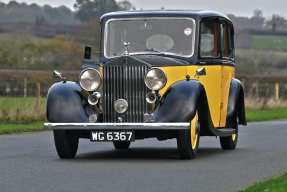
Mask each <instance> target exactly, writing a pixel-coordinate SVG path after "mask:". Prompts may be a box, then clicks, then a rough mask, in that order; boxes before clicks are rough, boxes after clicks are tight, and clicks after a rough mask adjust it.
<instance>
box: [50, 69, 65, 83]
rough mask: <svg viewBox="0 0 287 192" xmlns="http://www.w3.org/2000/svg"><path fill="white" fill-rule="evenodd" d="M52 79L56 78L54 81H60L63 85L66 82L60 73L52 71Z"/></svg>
mask: <svg viewBox="0 0 287 192" xmlns="http://www.w3.org/2000/svg"><path fill="white" fill-rule="evenodd" d="M53 78H56V79H61V80H62V81H63V83H66V82H67V78H66V77H62V73H60V72H58V71H56V70H54V71H53Z"/></svg>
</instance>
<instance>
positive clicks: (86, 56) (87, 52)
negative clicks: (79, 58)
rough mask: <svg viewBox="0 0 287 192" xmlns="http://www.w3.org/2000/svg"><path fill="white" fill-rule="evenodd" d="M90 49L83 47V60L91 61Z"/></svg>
mask: <svg viewBox="0 0 287 192" xmlns="http://www.w3.org/2000/svg"><path fill="white" fill-rule="evenodd" d="M91 54H92V47H88V46H85V55H84V59H91Z"/></svg>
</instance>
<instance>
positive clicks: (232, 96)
mask: <svg viewBox="0 0 287 192" xmlns="http://www.w3.org/2000/svg"><path fill="white" fill-rule="evenodd" d="M237 116H238V118H239V124H240V125H247V122H246V116H245V104H244V90H243V86H242V84H241V82H240V81H239V80H238V79H232V80H231V83H230V89H229V96H228V106H227V115H226V127H228V128H232V127H234V123H235V121H236V117H237Z"/></svg>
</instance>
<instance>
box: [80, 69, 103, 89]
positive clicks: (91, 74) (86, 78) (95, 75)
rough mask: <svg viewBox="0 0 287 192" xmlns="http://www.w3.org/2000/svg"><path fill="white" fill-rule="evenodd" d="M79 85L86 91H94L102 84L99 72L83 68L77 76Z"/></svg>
mask: <svg viewBox="0 0 287 192" xmlns="http://www.w3.org/2000/svg"><path fill="white" fill-rule="evenodd" d="M79 83H80V85H81V87H82V88H83V89H85V90H87V91H95V90H96V89H98V88H99V87H100V86H101V84H102V77H101V74H100V73H99V72H98V71H97V70H96V69H92V68H89V69H85V70H83V71H82V72H81V74H80V77H79Z"/></svg>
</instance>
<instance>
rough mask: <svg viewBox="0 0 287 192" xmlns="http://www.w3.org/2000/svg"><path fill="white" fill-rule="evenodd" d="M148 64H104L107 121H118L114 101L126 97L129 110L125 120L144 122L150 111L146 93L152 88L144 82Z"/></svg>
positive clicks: (104, 97)
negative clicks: (146, 114)
mask: <svg viewBox="0 0 287 192" xmlns="http://www.w3.org/2000/svg"><path fill="white" fill-rule="evenodd" d="M148 69H149V67H148V66H103V92H104V94H103V110H104V112H103V118H104V122H105V123H113V122H118V116H119V115H118V114H117V113H116V112H115V110H114V102H115V101H116V100H118V99H125V100H126V101H127V102H128V105H129V108H128V111H127V112H126V113H125V114H124V116H123V120H124V121H125V122H130V123H141V122H144V118H143V116H144V113H148V103H147V102H146V99H145V97H146V94H147V93H148V92H150V90H149V89H148V88H147V87H146V85H145V83H144V75H145V73H146V72H147V70H148Z"/></svg>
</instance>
